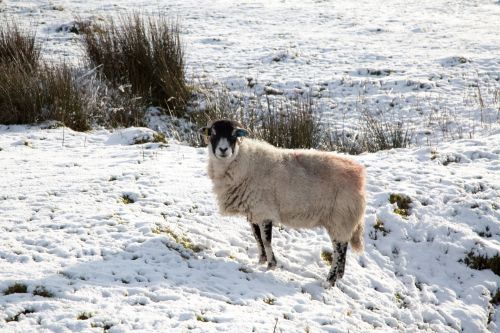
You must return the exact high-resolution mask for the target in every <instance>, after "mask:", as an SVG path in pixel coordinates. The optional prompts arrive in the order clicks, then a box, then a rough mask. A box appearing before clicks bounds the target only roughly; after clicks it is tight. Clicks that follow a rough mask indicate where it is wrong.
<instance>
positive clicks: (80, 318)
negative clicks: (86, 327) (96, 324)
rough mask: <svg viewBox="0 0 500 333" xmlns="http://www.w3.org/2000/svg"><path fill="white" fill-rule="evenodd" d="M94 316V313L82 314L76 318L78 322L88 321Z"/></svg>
mask: <svg viewBox="0 0 500 333" xmlns="http://www.w3.org/2000/svg"><path fill="white" fill-rule="evenodd" d="M93 316H94V314H93V313H92V312H81V313H79V314H78V317H76V319H78V320H87V319H90V318H92V317H93Z"/></svg>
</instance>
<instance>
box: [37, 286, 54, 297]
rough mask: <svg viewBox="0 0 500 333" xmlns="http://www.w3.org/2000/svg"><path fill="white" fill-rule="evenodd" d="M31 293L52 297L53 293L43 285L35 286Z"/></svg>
mask: <svg viewBox="0 0 500 333" xmlns="http://www.w3.org/2000/svg"><path fill="white" fill-rule="evenodd" d="M33 295H35V296H41V297H54V293H52V292H50V291H49V290H47V288H45V287H44V286H36V287H35V290H33Z"/></svg>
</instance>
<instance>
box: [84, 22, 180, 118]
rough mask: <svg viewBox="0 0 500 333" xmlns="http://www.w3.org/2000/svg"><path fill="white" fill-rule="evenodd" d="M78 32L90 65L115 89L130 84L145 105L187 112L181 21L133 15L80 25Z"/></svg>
mask: <svg viewBox="0 0 500 333" xmlns="http://www.w3.org/2000/svg"><path fill="white" fill-rule="evenodd" d="M80 30H81V31H82V34H83V43H84V49H85V53H86V57H87V61H88V63H89V65H90V66H92V67H100V70H101V72H102V73H103V75H104V77H105V78H106V79H107V80H109V82H111V83H112V85H113V86H114V87H115V88H118V87H120V88H123V87H127V86H129V87H130V92H131V95H132V96H139V97H140V98H142V103H143V104H144V105H154V106H161V107H163V108H166V109H167V110H168V111H169V112H170V113H171V114H174V115H177V116H181V115H183V114H184V112H185V105H186V102H187V100H188V98H189V97H190V88H189V86H188V85H187V83H186V79H185V61H184V49H183V45H182V42H181V40H180V27H179V23H178V22H177V21H172V20H169V19H167V18H163V17H154V18H144V17H142V16H141V15H139V14H137V13H133V14H128V15H124V16H122V17H120V18H119V19H118V21H115V20H113V19H112V18H109V19H108V20H106V21H104V22H103V23H97V24H83V23H81V24H80Z"/></svg>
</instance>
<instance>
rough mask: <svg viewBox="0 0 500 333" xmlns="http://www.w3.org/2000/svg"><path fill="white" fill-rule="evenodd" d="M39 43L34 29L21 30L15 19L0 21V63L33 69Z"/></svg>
mask: <svg viewBox="0 0 500 333" xmlns="http://www.w3.org/2000/svg"><path fill="white" fill-rule="evenodd" d="M40 54H41V52H40V45H38V44H37V43H36V33H35V30H34V29H33V30H22V29H21V28H20V27H19V26H18V24H17V23H16V22H15V21H10V22H9V21H8V20H5V17H4V19H3V22H2V23H0V65H15V66H23V67H24V68H26V69H30V70H35V69H36V68H37V66H38V64H39V61H40Z"/></svg>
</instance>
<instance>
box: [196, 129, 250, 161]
mask: <svg viewBox="0 0 500 333" xmlns="http://www.w3.org/2000/svg"><path fill="white" fill-rule="evenodd" d="M201 132H202V134H203V135H205V136H206V137H207V138H208V139H209V140H210V144H209V149H210V150H211V152H212V154H213V155H214V156H215V157H216V158H218V159H220V160H231V159H232V158H234V157H235V156H236V154H237V153H238V138H239V137H242V136H246V135H248V132H247V131H246V130H245V129H242V128H240V127H239V126H238V123H236V122H234V121H231V120H217V121H215V122H213V123H212V124H211V125H209V126H208V127H204V128H202V129H201Z"/></svg>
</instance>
